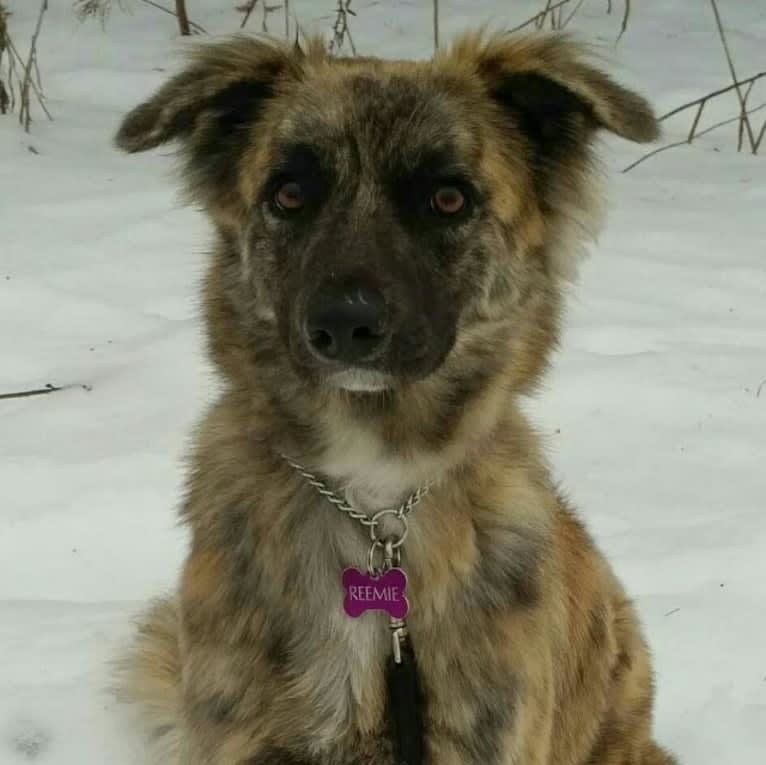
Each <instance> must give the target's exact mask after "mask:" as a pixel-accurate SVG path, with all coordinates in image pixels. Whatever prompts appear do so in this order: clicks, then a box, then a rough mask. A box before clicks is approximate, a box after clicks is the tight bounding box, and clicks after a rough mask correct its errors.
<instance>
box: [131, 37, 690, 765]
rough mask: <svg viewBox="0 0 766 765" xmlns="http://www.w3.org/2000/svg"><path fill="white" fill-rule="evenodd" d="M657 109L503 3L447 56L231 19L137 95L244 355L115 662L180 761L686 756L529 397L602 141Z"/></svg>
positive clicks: (599, 760) (633, 131)
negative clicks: (167, 149)
mask: <svg viewBox="0 0 766 765" xmlns="http://www.w3.org/2000/svg"><path fill="white" fill-rule="evenodd" d="M657 130H658V128H657V122H656V119H655V117H654V115H653V112H652V109H651V107H650V106H649V104H648V103H647V102H646V101H645V100H644V99H643V98H642V97H641V96H639V95H637V94H635V93H633V92H630V91H628V90H626V89H624V88H622V87H621V86H619V85H617V84H615V83H614V82H613V81H612V80H611V79H609V77H608V76H607V75H605V74H604V73H603V72H602V71H600V70H599V69H597V68H596V67H594V66H593V65H592V63H591V62H590V60H589V58H588V56H587V54H586V52H585V51H584V50H583V49H582V48H580V47H579V46H578V45H577V44H576V43H574V42H572V41H570V40H568V39H565V38H563V37H559V36H541V37H535V36H532V37H519V36H513V35H502V34H501V35H492V34H488V33H485V32H481V33H469V34H465V35H463V36H462V37H460V38H459V39H457V40H456V41H455V42H454V43H453V44H452V45H451V46H450V47H449V48H448V49H446V50H440V51H438V52H437V53H436V54H435V55H434V57H433V59H432V60H429V61H388V60H381V59H377V58H364V57H357V58H334V57H332V56H330V55H328V53H327V52H326V49H325V47H324V45H323V44H322V43H321V41H319V40H309V41H308V42H306V43H304V44H303V47H300V46H299V45H297V44H296V45H294V46H292V45H288V44H281V43H278V42H275V41H269V40H268V39H258V38H233V39H228V40H226V41H223V42H217V43H213V44H208V45H205V46H203V47H199V48H198V49H196V51H195V52H194V53H193V54H192V55H191V59H190V60H189V62H188V66H187V68H186V69H185V70H184V71H182V72H181V73H180V74H178V75H177V76H175V77H173V78H172V79H170V80H169V81H168V82H167V83H166V84H165V85H164V86H163V87H162V88H161V89H160V90H159V91H158V92H157V93H156V94H155V95H154V96H153V97H151V98H150V99H149V100H148V101H146V102H145V103H143V104H141V105H140V106H138V107H137V108H136V109H134V110H133V111H132V112H131V113H129V114H128V115H127V117H126V118H125V119H124V121H123V122H122V124H121V127H120V128H119V131H118V134H117V137H116V143H117V145H118V146H119V147H120V148H121V149H123V150H125V151H127V152H139V151H144V150H147V149H152V148H154V147H157V146H160V145H162V144H165V143H166V142H171V141H173V142H176V144H177V145H178V147H179V159H180V169H181V177H182V181H183V187H184V189H185V191H186V193H187V195H188V198H189V200H190V201H192V202H193V203H195V204H197V205H199V206H201V207H202V208H203V209H204V210H205V212H206V213H207V215H208V216H209V218H210V220H211V221H212V224H213V227H214V230H215V248H214V251H213V253H212V260H211V263H210V268H209V271H208V272H207V275H206V278H205V281H204V287H203V296H204V299H203V305H204V316H205V321H206V327H207V340H208V350H209V354H210V356H211V358H212V360H213V361H214V363H215V365H216V366H217V369H218V370H219V372H220V375H221V378H222V380H223V382H224V389H223V392H222V393H221V395H220V397H219V398H218V399H217V401H216V402H215V403H214V404H213V405H212V407H211V408H210V410H209V411H208V412H207V414H206V416H205V417H204V420H203V421H202V423H201V425H200V427H199V430H198V432H197V433H196V438H195V445H194V448H193V453H192V455H191V458H190V467H189V475H188V483H187V491H186V495H185V499H184V502H183V508H182V519H183V521H184V523H185V524H186V525H187V526H188V528H189V529H190V531H191V542H190V550H189V553H188V557H187V558H186V561H185V563H184V565H183V570H182V572H181V575H180V582H179V585H178V587H177V591H176V592H175V594H174V595H173V596H172V597H167V598H164V599H161V600H159V601H157V602H156V603H155V604H154V605H153V606H152V607H151V608H150V609H149V611H148V613H146V614H145V615H144V616H143V617H141V620H140V623H139V626H138V629H137V632H136V636H135V641H134V643H133V644H132V646H131V648H130V650H129V651H128V652H127V655H126V657H125V659H124V661H123V662H122V663H121V673H120V678H119V683H120V693H121V697H122V698H124V699H125V700H127V701H129V702H130V703H131V705H132V707H133V708H134V709H135V710H136V711H137V712H138V715H139V718H140V720H141V724H142V725H143V729H144V732H145V735H146V738H147V740H148V742H149V744H150V747H151V749H152V751H153V753H154V755H153V756H154V757H155V758H156V761H158V762H162V763H163V764H164V765H170V764H171V763H182V764H183V765H402V764H403V763H406V765H418V763H428V764H429V765H511V764H513V765H673V764H674V763H675V762H676V761H675V759H674V758H673V757H672V755H670V754H669V753H667V752H666V751H665V750H664V749H662V748H661V747H660V746H658V745H657V744H656V743H654V740H653V738H652V732H651V726H652V704H653V677H652V670H651V665H650V657H649V653H648V650H647V646H646V643H645V640H644V637H643V636H642V631H641V627H640V624H639V621H638V618H637V616H636V613H635V611H634V608H633V606H632V605H631V602H630V600H629V599H628V597H627V596H626V594H625V592H624V591H623V589H622V587H621V585H620V583H619V582H618V580H617V578H616V577H615V575H614V573H613V572H612V570H611V568H610V566H609V564H608V563H607V562H606V560H605V558H604V557H603V556H602V555H601V553H600V552H599V551H598V549H597V548H596V547H595V546H594V543H593V541H592V540H591V538H590V537H589V535H588V533H587V531H586V530H585V529H584V527H583V525H582V523H581V522H580V521H579V520H578V518H577V516H576V514H575V512H574V511H573V509H572V508H571V507H570V506H569V504H568V503H567V501H566V499H565V498H564V497H562V495H561V493H560V492H559V491H558V490H557V488H556V486H555V484H554V482H553V480H552V478H551V474H550V471H549V468H548V466H547V464H546V461H545V458H544V457H543V454H542V450H541V446H540V443H539V439H538V437H537V435H536V434H535V431H534V430H533V428H532V427H531V425H530V424H529V423H528V422H527V420H526V419H525V417H524V415H523V414H522V411H521V408H520V401H521V400H522V397H523V396H525V395H527V394H529V393H531V392H533V391H534V389H535V386H536V384H537V383H538V382H539V380H540V378H541V376H542V374H543V373H544V371H545V369H546V367H547V365H548V363H549V358H550V356H551V354H552V352H553V350H554V349H555V348H556V345H557V341H558V337H559V325H560V316H561V311H562V302H563V296H564V294H565V292H566V291H567V286H568V284H569V282H570V281H571V280H572V279H573V277H574V274H575V271H576V265H577V260H578V258H579V257H580V254H581V251H582V248H583V244H584V241H585V240H586V239H587V238H588V236H589V235H590V234H592V233H593V230H594V226H595V218H596V217H597V212H598V208H599V206H600V205H599V194H598V191H597V186H598V184H597V183H596V179H597V177H598V173H597V171H596V165H595V163H594V146H595V144H594V140H595V138H596V137H597V134H598V133H599V132H600V131H609V132H611V133H614V134H617V135H618V136H622V137H623V138H625V139H627V140H630V141H635V142H646V141H651V140H653V139H654V138H655V137H656V135H657ZM347 571H351V572H352V573H351V574H349V576H350V577H351V578H350V579H348V581H358V582H361V584H359V585H358V586H354V585H352V586H351V587H345V589H344V585H346V584H347V583H348V582H347V574H346V573H344V572H347ZM391 572H394V573H395V574H396V577H395V578H394V579H389V580H386V581H387V582H388V584H386V585H385V586H383V584H382V582H383V581H384V580H383V579H382V577H385V576H387V575H389V574H391ZM405 577H406V603H407V604H408V607H409V613H408V615H407V618H406V619H403V618H400V617H401V614H400V615H399V616H393V615H391V616H389V615H387V614H386V613H385V611H386V610H387V609H389V607H392V603H394V601H395V602H396V604H398V605H402V604H404V603H405V598H404V589H403V588H404V586H405V585H404V584H403V583H404V582H405ZM392 582H393V583H394V584H391V583H392ZM396 583H398V584H396ZM354 598H356V599H357V600H361V601H364V602H363V603H360V604H357V605H359V606H360V607H361V609H362V610H364V609H365V608H368V607H369V608H370V609H371V610H369V611H368V612H366V613H363V614H362V615H359V613H356V614H353V615H352V616H350V615H349V612H348V600H349V599H351V600H354ZM368 601H369V602H368ZM386 601H390V602H386ZM397 607H398V606H397ZM390 613H392V612H391V611H390ZM403 613H404V609H402V614H403ZM397 672H399V674H397ZM392 678H393V679H392Z"/></svg>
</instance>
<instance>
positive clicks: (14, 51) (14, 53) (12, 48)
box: [7, 37, 53, 122]
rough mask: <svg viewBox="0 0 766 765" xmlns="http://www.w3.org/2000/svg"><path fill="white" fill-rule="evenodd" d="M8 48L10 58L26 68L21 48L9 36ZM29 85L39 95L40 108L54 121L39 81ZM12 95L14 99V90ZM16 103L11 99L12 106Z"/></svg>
mask: <svg viewBox="0 0 766 765" xmlns="http://www.w3.org/2000/svg"><path fill="white" fill-rule="evenodd" d="M7 42H8V50H9V51H10V52H11V58H10V60H11V61H13V60H14V59H15V60H16V62H17V63H18V64H19V66H21V68H22V70H23V68H24V59H23V58H22V57H21V53H19V49H18V48H17V47H16V46H15V45H14V42H13V40H12V39H11V38H10V37H8V38H7ZM29 86H30V87H31V88H32V90H33V92H34V94H35V96H36V97H37V102H38V103H39V104H40V108H41V109H42V110H43V111H44V112H45V116H46V117H47V118H48V119H49V120H50V121H51V122H53V115H52V114H51V113H50V111H48V107H47V106H46V105H45V97H44V96H43V93H42V91H41V90H40V88H39V87H38V86H37V83H36V82H35V81H34V80H30V81H29ZM11 97H12V99H13V90H11ZM13 105H14V101H13V100H12V101H11V106H13Z"/></svg>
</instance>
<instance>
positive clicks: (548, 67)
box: [453, 35, 658, 153]
mask: <svg viewBox="0 0 766 765" xmlns="http://www.w3.org/2000/svg"><path fill="white" fill-rule="evenodd" d="M453 55H456V56H458V57H460V58H463V59H465V57H470V58H472V59H473V66H474V67H475V71H476V72H477V74H478V75H479V77H480V78H481V79H482V80H483V81H484V83H485V85H486V87H487V88H488V91H489V94H490V95H491V97H492V98H493V99H495V100H496V101H497V102H498V103H499V104H500V105H501V106H502V107H503V108H504V109H507V110H508V111H509V112H510V113H511V114H512V115H513V116H514V117H515V119H516V121H517V122H518V124H519V126H520V127H521V129H522V130H524V132H525V133H527V134H528V135H529V137H530V138H531V139H532V140H533V141H534V142H535V143H536V144H537V145H538V146H540V147H541V149H542V150H543V151H544V152H545V153H547V152H548V151H553V152H555V151H556V150H557V149H558V148H561V147H562V146H566V145H567V144H570V145H571V143H572V141H573V140H578V139H582V138H587V137H588V135H589V134H590V133H591V132H593V130H594V129H598V128H603V129H605V130H608V131H611V132H612V133H616V134H617V135H620V136H622V137H623V138H627V139H628V140H630V141H637V142H639V143H643V142H647V141H653V140H654V139H655V138H656V137H657V135H658V126H657V120H656V118H655V116H654V113H653V111H652V108H651V106H650V105H649V104H648V103H647V101H646V100H645V99H644V98H642V97H641V96H639V95H637V94H636V93H633V92H632V91H630V90H626V89H625V88H623V87H621V86H620V85H617V84H616V83H614V82H612V80H610V79H609V77H607V76H606V75H605V74H604V73H603V72H601V71H599V70H598V69H596V68H595V67H593V66H591V65H590V64H589V63H587V61H586V56H585V51H584V49H583V48H581V47H580V46H578V45H576V44H575V43H573V42H571V41H570V40H569V39H567V38H566V37H564V36H554V35H547V36H546V35H544V36H539V37H521V38H519V37H514V36H513V35H500V36H496V37H492V38H489V39H484V38H483V37H482V36H480V35H474V36H468V37H465V38H463V39H462V40H460V41H459V42H458V43H457V44H456V46H455V48H454V50H453Z"/></svg>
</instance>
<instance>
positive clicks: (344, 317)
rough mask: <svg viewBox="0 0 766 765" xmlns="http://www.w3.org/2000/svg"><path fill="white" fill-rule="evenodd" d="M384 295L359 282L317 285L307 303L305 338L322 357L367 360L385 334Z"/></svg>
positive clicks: (340, 359)
mask: <svg viewBox="0 0 766 765" xmlns="http://www.w3.org/2000/svg"><path fill="white" fill-rule="evenodd" d="M386 328H387V310H386V301H385V298H384V297H383V295H382V294H381V293H380V292H379V291H378V290H377V289H374V288H372V287H368V286H363V285H360V284H354V285H348V286H345V287H335V286H326V287H324V288H320V289H319V290H318V291H317V292H316V293H315V294H314V296H313V298H312V299H311V301H310V303H309V307H308V313H307V317H306V339H307V341H308V344H309V347H310V348H311V350H312V351H313V352H314V353H315V354H316V355H317V356H320V357H321V358H323V359H327V360H330V361H341V362H345V363H349V364H350V363H354V362H361V361H365V360H369V359H370V358H371V357H374V355H375V351H376V350H377V349H378V348H379V347H380V346H381V344H382V343H383V340H384V339H385V337H386Z"/></svg>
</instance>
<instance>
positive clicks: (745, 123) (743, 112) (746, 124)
mask: <svg viewBox="0 0 766 765" xmlns="http://www.w3.org/2000/svg"><path fill="white" fill-rule="evenodd" d="M710 4H711V5H712V6H713V13H714V14H715V23H716V26H717V27H718V36H719V37H720V38H721V44H722V45H723V49H724V52H725V53H726V62H727V63H728V65H729V72H730V73H731V79H732V81H733V82H734V85H735V88H734V89H735V90H736V91H737V98H738V99H739V108H740V117H741V119H742V122H741V125H740V136H741V134H742V131H743V129H744V130H746V131H747V136H748V139H749V140H750V149H751V151H752V152H753V154H755V152H756V145H755V136H754V135H753V128H752V125H751V124H750V120H749V119H748V117H747V103H746V102H745V98H744V96H743V95H742V91H741V90H740V86H739V84H738V82H737V72H736V70H735V69H734V61H733V59H732V57H731V51H730V50H729V43H728V40H727V39H726V32H724V28H723V22H722V21H721V15H720V13H719V12H718V3H717V2H716V0H710ZM741 148H742V139H741V138H740V142H739V146H738V150H741Z"/></svg>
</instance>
